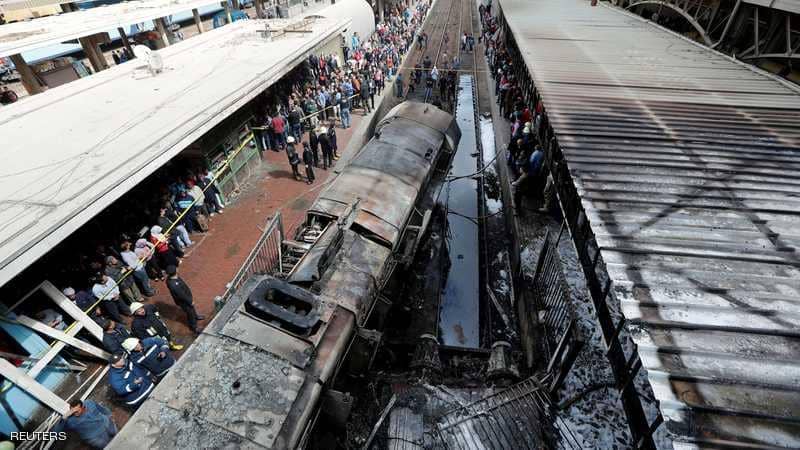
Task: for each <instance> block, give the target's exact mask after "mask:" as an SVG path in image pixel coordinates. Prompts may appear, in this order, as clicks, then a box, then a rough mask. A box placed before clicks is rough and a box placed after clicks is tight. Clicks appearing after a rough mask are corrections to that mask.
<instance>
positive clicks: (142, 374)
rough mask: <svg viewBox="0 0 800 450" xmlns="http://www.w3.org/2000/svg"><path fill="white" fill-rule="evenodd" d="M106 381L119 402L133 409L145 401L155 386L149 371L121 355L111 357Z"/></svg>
mask: <svg viewBox="0 0 800 450" xmlns="http://www.w3.org/2000/svg"><path fill="white" fill-rule="evenodd" d="M108 381H109V383H110V384H111V389H113V390H114V392H116V393H117V395H118V396H119V398H120V400H122V402H123V403H125V404H126V405H128V406H130V407H134V408H135V407H137V406H139V405H141V404H142V402H144V401H145V399H147V396H148V395H150V392H151V391H152V390H153V387H154V386H155V385H154V384H153V375H152V374H151V373H150V371H149V370H147V369H145V368H144V367H142V366H140V365H138V364H135V363H134V362H133V361H129V360H128V358H126V357H125V355H124V354H122V353H117V354H115V355H114V356H112V357H111V369H110V370H109V371H108Z"/></svg>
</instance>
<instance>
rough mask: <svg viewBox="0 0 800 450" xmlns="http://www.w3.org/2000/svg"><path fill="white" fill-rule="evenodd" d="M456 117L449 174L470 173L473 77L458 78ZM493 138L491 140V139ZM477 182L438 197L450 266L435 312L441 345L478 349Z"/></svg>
mask: <svg viewBox="0 0 800 450" xmlns="http://www.w3.org/2000/svg"><path fill="white" fill-rule="evenodd" d="M459 86H460V89H459V93H458V106H457V110H456V111H457V114H456V121H457V122H458V125H459V127H460V128H461V140H460V141H459V143H458V148H457V150H456V154H455V156H454V157H453V164H452V167H451V168H450V173H449V175H448V176H451V177H458V176H462V175H469V174H472V173H474V172H476V171H477V170H478V161H477V155H475V156H473V154H474V153H475V152H476V150H477V148H476V142H477V141H476V138H477V136H476V135H475V133H476V128H475V110H474V103H473V89H472V77H470V76H466V75H465V76H462V77H461V78H460V79H459ZM492 139H494V138H493V137H492ZM492 147H493V146H492ZM477 189H478V182H477V181H476V180H474V179H472V178H459V179H457V180H454V181H451V182H450V183H449V186H447V187H446V188H445V189H444V190H443V192H442V195H444V196H446V197H445V198H444V199H441V200H442V201H445V200H446V202H447V206H448V211H449V214H448V216H447V220H448V234H447V252H448V257H449V259H450V267H449V269H448V272H447V274H446V277H447V278H446V279H447V281H446V282H445V286H444V290H443V292H442V302H441V306H440V311H439V332H440V336H441V341H442V344H444V345H450V346H456V347H473V348H475V347H480V345H481V342H480V272H479V269H480V266H479V263H480V256H479V255H480V251H479V247H478V245H479V233H478V231H479V230H478V223H477V221H475V220H474V219H472V218H474V217H478V215H479V212H478V211H479V210H478V190H477Z"/></svg>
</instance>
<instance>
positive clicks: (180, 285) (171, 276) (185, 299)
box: [167, 266, 205, 334]
mask: <svg viewBox="0 0 800 450" xmlns="http://www.w3.org/2000/svg"><path fill="white" fill-rule="evenodd" d="M167 288H169V293H170V294H172V300H173V301H175V304H176V305H178V307H179V308H180V309H182V310H183V312H185V313H186V320H187V323H188V325H189V329H190V330H192V333H194V334H199V333H200V331H198V330H197V321H198V320H204V319H205V316H202V315H200V314H197V310H196V309H195V308H194V298H193V297H192V290H191V289H190V288H189V285H188V284H186V282H185V281H183V279H182V278H181V277H179V276H178V268H177V267H175V266H168V267H167Z"/></svg>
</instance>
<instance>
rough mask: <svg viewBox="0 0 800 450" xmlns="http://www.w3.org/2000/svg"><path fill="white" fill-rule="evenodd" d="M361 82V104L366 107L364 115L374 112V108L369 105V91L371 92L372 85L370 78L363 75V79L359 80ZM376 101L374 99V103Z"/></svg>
mask: <svg viewBox="0 0 800 450" xmlns="http://www.w3.org/2000/svg"><path fill="white" fill-rule="evenodd" d="M359 84H360V85H361V91H360V94H361V104H362V106H363V108H364V115H367V114H369V113H371V112H372V108H370V106H369V97H370V94H369V93H370V92H371V89H370V87H369V85H370V82H369V79H367V77H364V76H362V77H361V80H360V81H359ZM374 102H375V100H373V103H374Z"/></svg>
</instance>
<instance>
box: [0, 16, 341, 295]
mask: <svg viewBox="0 0 800 450" xmlns="http://www.w3.org/2000/svg"><path fill="white" fill-rule="evenodd" d="M293 22H294V21H289V20H272V21H270V27H271V28H272V29H274V30H278V29H280V28H282V27H285V26H287V25H288V24H290V23H293ZM349 24H350V22H349V21H346V20H333V19H323V18H320V19H317V20H315V21H313V22H310V23H308V24H306V25H305V28H306V29H308V30H310V31H309V32H307V33H305V32H304V33H283V34H280V33H278V34H279V35H278V36H276V37H275V38H273V40H272V41H266V40H265V39H264V38H263V36H262V34H260V33H259V30H263V29H264V27H265V21H262V20H251V21H241V22H235V23H233V24H231V25H227V26H225V27H221V28H218V29H215V30H211V31H209V32H207V33H203V34H201V35H198V36H195V37H193V38H192V39H189V40H186V41H182V42H180V43H178V44H175V45H172V46H170V47H168V48H165V49H163V50H160V51H159V53H160V54H161V56H162V58H163V60H164V70H163V72H162V73H160V74H157V75H155V76H153V75H151V73H150V71H149V70H148V69H147V68H146V66H145V62H144V61H140V60H135V61H132V62H130V63H126V64H123V65H120V66H115V67H113V68H111V69H109V70H105V71H103V72H100V73H97V74H95V75H93V76H91V77H87V78H83V79H80V80H77V81H74V82H72V83H69V84H68V85H64V86H61V87H59V88H58V89H53V90H50V91H47V92H45V93H43V94H40V95H36V96H33V97H31V98H29V99H26V100H25V101H23V102H18V103H15V104H13V105H10V106H6V107H4V108H2V110H0V136H3V146H2V149H0V159H2V161H3V163H2V165H0V285H2V284H4V283H6V282H8V281H9V280H10V279H11V278H13V277H14V276H15V275H17V274H18V273H20V272H21V271H22V270H24V269H25V268H26V267H28V265H30V264H31V263H32V262H33V261H35V260H36V259H38V258H39V257H41V256H42V255H44V254H45V253H46V252H47V251H48V250H50V249H51V248H53V247H54V246H55V245H57V244H58V243H59V242H61V241H62V240H63V239H64V238H65V237H67V236H69V235H70V234H71V233H72V232H74V231H75V230H76V229H78V228H79V227H80V226H82V225H83V224H85V223H86V222H87V221H89V220H90V219H91V218H92V217H94V216H95V215H96V214H98V213H99V212H101V211H102V210H103V209H105V208H106V207H107V206H109V205H110V204H111V203H112V202H113V201H115V200H116V199H118V198H119V197H120V196H122V195H123V194H124V193H125V192H127V191H128V190H130V189H131V188H132V187H134V186H135V185H136V184H137V183H139V182H140V181H142V180H143V179H144V178H145V177H147V176H148V175H150V174H151V173H153V172H154V171H155V170H157V169H158V168H159V167H161V166H162V165H163V164H164V163H166V162H167V161H169V160H170V159H171V158H172V157H174V156H175V155H177V154H178V153H179V152H180V151H181V150H183V149H184V148H186V147H187V146H188V145H190V144H191V143H192V142H194V141H195V140H196V139H197V138H199V137H200V136H202V135H203V134H204V133H206V132H207V131H209V130H210V129H211V128H212V127H214V126H215V125H216V124H218V123H220V122H221V121H222V120H223V119H224V118H225V117H228V116H229V115H230V114H231V113H233V112H234V111H236V110H237V109H239V108H240V107H242V106H243V105H245V104H246V103H247V102H248V101H250V100H251V99H253V98H254V97H255V96H256V95H258V94H259V93H260V92H262V91H263V90H264V89H266V88H267V87H268V86H270V85H271V84H272V83H274V82H275V81H277V80H278V79H280V77H281V76H283V75H284V74H286V73H287V72H288V71H290V70H291V69H292V68H293V67H295V66H296V65H297V64H299V63H300V62H301V61H303V60H304V59H305V58H306V57H307V56H308V54H309V53H311V52H313V51H314V49H315V48H317V47H318V46H319V45H321V44H324V43H326V42H328V41H329V40H330V39H332V38H338V36H339V34H340V32H341V30H342V28H345V27H347V26H349Z"/></svg>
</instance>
